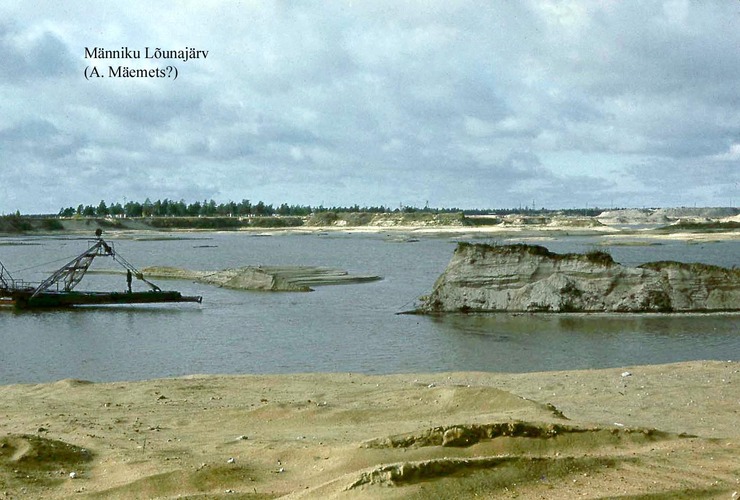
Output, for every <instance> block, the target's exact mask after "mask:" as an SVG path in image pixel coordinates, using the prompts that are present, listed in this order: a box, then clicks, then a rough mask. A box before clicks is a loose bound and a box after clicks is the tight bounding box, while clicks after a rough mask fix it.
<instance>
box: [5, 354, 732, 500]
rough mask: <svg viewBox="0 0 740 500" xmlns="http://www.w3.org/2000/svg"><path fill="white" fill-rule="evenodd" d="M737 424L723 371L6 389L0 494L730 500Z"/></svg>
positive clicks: (728, 365)
mask: <svg viewBox="0 0 740 500" xmlns="http://www.w3.org/2000/svg"><path fill="white" fill-rule="evenodd" d="M739 412H740V364H738V363H736V362H691V363H680V364H671V365H657V366H641V367H628V368H618V369H604V370H593V371H572V372H548V373H532V374H497V373H478V372H476V373H447V374H421V375H411V374H401V375H389V376H364V375H357V374H301V375H270V376H259V375H246V376H228V377H224V376H190V377H184V378H177V379H165V380H151V381H145V382H117V383H105V384H92V383H87V382H81V381H74V380H65V381H60V382H57V383H51V384H40V385H11V386H3V387H0V416H1V418H0V495H3V494H4V495H5V497H6V498H39V497H44V498H70V497H71V498H96V497H106V498H178V497H186V498H274V497H280V496H289V497H292V498H334V497H340V498H410V497H411V498H413V497H417V498H469V497H473V496H475V495H477V496H478V497H479V498H514V497H518V498H575V497H580V498H604V497H616V496H620V495H626V496H628V497H631V496H635V495H642V494H648V493H650V494H653V495H656V494H664V495H666V498H668V497H670V498H674V497H678V498H680V495H684V496H685V498H702V497H703V498H731V497H732V494H733V493H734V492H735V491H738V490H740V465H739V462H738V461H737V457H738V456H740V426H738V425H737V422H738V420H739V419H738V417H739V415H740V414H739ZM651 429H657V430H651ZM72 473H74V474H73V475H74V476H75V477H74V478H72V477H70V474H72Z"/></svg>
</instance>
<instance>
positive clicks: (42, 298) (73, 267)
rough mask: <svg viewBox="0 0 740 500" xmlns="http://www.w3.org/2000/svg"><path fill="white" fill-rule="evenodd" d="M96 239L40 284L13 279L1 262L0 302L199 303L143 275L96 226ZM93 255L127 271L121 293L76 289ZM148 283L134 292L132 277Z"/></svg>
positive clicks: (69, 304)
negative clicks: (123, 288) (110, 261)
mask: <svg viewBox="0 0 740 500" xmlns="http://www.w3.org/2000/svg"><path fill="white" fill-rule="evenodd" d="M95 236H96V240H95V241H94V242H93V244H92V245H91V246H90V248H88V249H87V250H85V251H84V252H83V253H81V254H80V255H78V256H77V257H75V258H74V259H72V260H71V261H69V262H68V263H67V264H65V265H64V266H62V267H61V268H59V269H58V270H57V271H56V272H54V273H53V274H52V275H51V276H49V277H48V278H47V279H45V280H44V281H42V282H41V283H39V284H32V283H28V282H25V281H23V280H16V279H14V278H13V277H12V276H11V275H10V273H9V272H8V270H7V269H6V268H5V266H3V264H2V263H0V305H9V306H14V307H15V308H17V309H38V308H60V307H72V306H82V305H103V304H148V303H161V302H198V303H200V302H201V301H202V300H203V298H202V297H201V296H185V295H182V294H181V293H180V292H177V291H166V290H162V289H161V288H159V287H158V286H157V285H155V284H154V283H152V282H150V281H148V280H147V279H146V278H144V275H143V274H142V273H141V272H140V271H139V270H138V269H136V268H135V267H134V266H133V265H131V264H130V263H129V262H128V261H127V260H126V259H124V258H123V257H122V256H120V255H119V254H117V253H116V251H115V249H114V247H113V245H112V244H109V243H108V242H106V241H105V240H103V238H102V232H101V231H100V229H98V230H97V231H96V233H95ZM96 257H111V258H112V259H113V260H114V261H115V262H117V263H118V264H120V265H121V266H122V267H123V268H124V269H125V270H126V281H127V285H128V289H127V290H126V291H123V292H96V291H77V290H75V287H76V286H77V285H78V284H79V283H80V281H81V280H82V278H83V277H84V276H85V273H86V272H87V270H88V269H89V268H90V264H92V262H93V260H94V259H95V258H96ZM134 278H136V279H137V280H140V281H142V282H143V283H144V284H146V285H147V286H148V288H149V289H148V290H145V291H133V290H132V287H131V284H132V281H133V279H134Z"/></svg>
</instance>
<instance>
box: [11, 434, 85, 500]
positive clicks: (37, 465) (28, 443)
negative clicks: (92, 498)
mask: <svg viewBox="0 0 740 500" xmlns="http://www.w3.org/2000/svg"><path fill="white" fill-rule="evenodd" d="M38 431H39V432H45V429H44V428H39V429H38ZM92 460H93V454H92V453H91V452H90V451H89V450H87V449H85V448H81V447H78V446H75V445H72V444H69V443H66V442H64V441H59V440H56V439H47V438H44V437H41V436H37V435H29V434H9V435H7V436H4V437H1V438H0V489H3V488H7V487H10V488H13V489H18V490H23V489H25V488H27V487H34V488H38V487H50V486H54V485H58V484H59V483H61V482H62V481H66V480H67V479H68V478H69V477H70V476H69V474H72V475H73V476H75V477H76V476H78V475H81V474H83V473H84V472H85V471H86V470H88V466H89V463H90V462H91V461H92ZM6 496H7V493H6Z"/></svg>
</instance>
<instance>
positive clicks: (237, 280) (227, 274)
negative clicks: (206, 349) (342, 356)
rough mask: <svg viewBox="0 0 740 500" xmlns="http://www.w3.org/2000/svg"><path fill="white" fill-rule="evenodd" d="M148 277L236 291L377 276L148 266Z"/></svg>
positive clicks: (308, 269) (307, 287)
mask: <svg viewBox="0 0 740 500" xmlns="http://www.w3.org/2000/svg"><path fill="white" fill-rule="evenodd" d="M142 272H143V273H144V274H145V275H146V276H147V277H148V278H164V279H187V280H193V281H198V282H200V283H207V284H209V285H216V286H219V287H224V288H232V289H236V290H259V291H283V292H309V291H311V290H312V288H311V287H313V286H321V285H343V284H349V283H365V282H368V281H376V280H379V279H381V278H380V277H379V276H367V275H350V274H349V273H348V272H347V271H342V270H337V269H331V268H326V267H314V266H246V267H239V268H233V269H222V270H220V271H193V270H189V269H181V268H177V267H167V266H161V267H148V268H145V269H144V270H143V271H142Z"/></svg>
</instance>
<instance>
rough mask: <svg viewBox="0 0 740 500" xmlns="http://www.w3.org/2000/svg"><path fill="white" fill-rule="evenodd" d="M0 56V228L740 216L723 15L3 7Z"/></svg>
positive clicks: (613, 7)
mask: <svg viewBox="0 0 740 500" xmlns="http://www.w3.org/2000/svg"><path fill="white" fill-rule="evenodd" d="M94 47H99V48H104V49H108V50H120V49H121V47H128V48H130V49H132V50H140V51H142V56H143V51H144V49H145V47H150V48H151V49H154V48H161V49H165V50H182V49H185V47H191V48H195V49H197V50H207V51H208V56H207V58H205V59H203V58H201V59H195V60H191V61H188V62H182V61H177V60H159V61H156V60H154V61H153V60H145V59H143V57H142V59H138V60H107V59H106V60H103V59H98V60H93V59H86V58H85V49H86V48H90V49H92V48H94ZM0 53H1V54H2V59H1V60H0V213H9V212H14V211H15V210H20V211H21V212H23V213H40V212H53V213H56V212H57V211H58V210H59V209H60V208H62V207H67V206H75V207H76V206H77V205H78V204H79V203H83V204H93V205H97V204H98V202H99V201H100V200H101V199H104V200H106V201H107V202H109V203H111V202H121V203H123V202H124V201H125V200H126V199H128V200H138V201H143V200H144V199H145V198H147V197H148V198H150V199H152V200H155V199H164V198H169V199H174V200H180V199H184V200H185V201H186V202H193V201H197V200H203V199H211V198H212V199H214V200H216V201H217V202H227V201H229V200H233V201H239V200H241V199H249V200H252V201H258V200H263V201H265V202H267V203H273V204H279V203H282V202H287V203H289V204H310V205H319V204H324V205H327V206H331V205H350V204H355V203H358V204H359V205H361V206H362V205H381V204H383V205H386V206H391V207H397V206H399V204H403V205H415V206H424V205H425V204H426V203H427V202H428V203H429V204H430V205H431V206H436V207H463V208H489V207H516V206H525V205H528V206H531V205H532V203H535V204H536V206H537V207H542V206H544V207H546V208H561V207H593V206H600V207H609V206H628V207H642V206H682V205H685V206H693V205H698V206H728V205H733V206H737V205H738V203H740V187H739V184H740V91H738V88H740V87H738V85H739V83H738V82H740V2H737V1H727V0H716V1H711V0H706V1H705V0H702V1H689V0H668V1H657V0H656V1H648V0H646V1H641V2H621V1H609V0H602V1H596V0H582V1H581V0H567V1H555V0H521V1H495V2H477V1H460V0H458V1H454V2H446V1H441V0H440V1H432V2H430V1H420V0H417V1H412V0H407V1H399V0H388V1H377V0H363V1H357V0H355V1H344V2H340V1H314V2H303V1H272V2H268V1H246V0H245V1H222V2H219V1H209V2H198V1H185V0H181V1H172V2H151V1H146V2H143V1H142V2H139V1H120V2H99V1H88V0H86V1H78V2H56V1H35V2H26V1H10V2H8V1H6V2H3V4H2V6H0ZM119 65H122V66H128V67H130V68H166V66H168V65H172V66H174V67H176V68H177V71H178V77H177V79H174V80H173V79H172V78H111V77H109V75H108V66H113V67H117V66H119ZM90 66H95V67H97V68H98V69H99V70H100V72H101V73H102V74H105V77H104V78H94V77H93V78H91V79H90V80H87V79H86V78H85V75H84V70H85V68H86V67H90Z"/></svg>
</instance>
